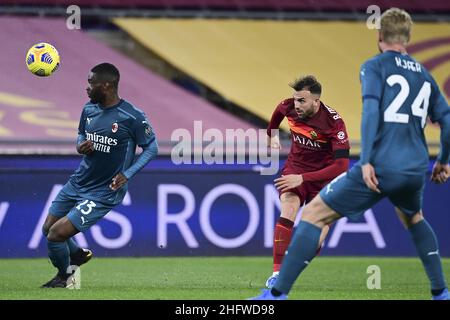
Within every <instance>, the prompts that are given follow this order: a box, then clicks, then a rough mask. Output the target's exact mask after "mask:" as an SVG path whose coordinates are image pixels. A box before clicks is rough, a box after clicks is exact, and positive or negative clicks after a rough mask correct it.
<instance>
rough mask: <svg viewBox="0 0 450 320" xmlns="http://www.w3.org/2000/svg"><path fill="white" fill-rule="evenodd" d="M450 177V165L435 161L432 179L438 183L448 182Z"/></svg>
mask: <svg viewBox="0 0 450 320" xmlns="http://www.w3.org/2000/svg"><path fill="white" fill-rule="evenodd" d="M449 177H450V166H449V165H448V163H447V164H442V163H440V162H438V161H436V162H435V163H434V166H433V170H432V172H431V181H433V182H434V183H437V184H441V183H445V182H447V179H448V178H449Z"/></svg>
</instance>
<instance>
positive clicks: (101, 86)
mask: <svg viewBox="0 0 450 320" xmlns="http://www.w3.org/2000/svg"><path fill="white" fill-rule="evenodd" d="M119 79H120V74H119V71H118V70H117V68H116V67H115V66H113V65H112V64H109V63H102V64H99V65H97V66H95V67H94V68H92V70H91V72H90V73H89V77H88V87H87V89H86V90H87V94H88V96H89V98H90V102H89V103H87V104H86V105H85V106H84V108H83V111H82V113H81V118H80V124H79V127H78V141H77V151H78V153H80V154H83V155H84V157H83V160H82V162H81V164H80V166H79V168H78V169H77V170H76V171H75V173H74V174H73V175H72V176H70V179H69V181H68V182H67V183H66V184H65V185H64V187H63V188H62V189H61V191H60V192H59V194H58V195H57V196H56V198H55V200H54V201H53V203H52V205H51V207H50V209H49V213H48V216H47V218H46V220H45V223H44V227H43V233H44V235H45V236H46V238H47V245H48V251H49V257H50V260H51V262H52V264H53V265H54V266H55V267H56V268H57V269H58V273H57V275H56V276H55V277H54V278H53V279H51V280H50V281H49V282H47V283H45V284H44V285H42V287H43V288H66V287H67V288H69V287H71V286H73V285H74V283H73V282H74V281H75V279H74V276H73V274H72V273H73V270H72V268H69V266H71V265H78V266H79V265H81V264H83V263H86V262H87V261H88V260H89V259H90V258H91V256H92V252H91V251H90V250H86V249H81V248H79V247H78V245H77V244H76V243H75V241H74V240H73V239H72V237H73V236H74V235H75V234H77V233H78V232H80V231H81V232H82V231H86V230H87V229H89V228H90V227H91V226H92V225H94V224H95V223H96V222H97V221H98V220H100V219H101V218H103V216H105V215H106V214H107V213H108V212H109V211H110V210H111V209H112V208H114V207H115V206H116V205H118V204H120V203H121V202H122V199H123V198H124V196H125V193H126V191H127V182H128V180H130V179H131V178H132V177H133V176H134V175H135V174H136V173H137V172H138V171H139V170H141V169H142V168H143V167H144V166H145V165H146V164H147V163H148V162H149V161H150V160H152V159H154V158H155V157H156V155H157V153H158V145H157V142H156V137H155V134H154V132H153V130H152V127H151V126H150V123H149V122H148V120H147V118H146V116H145V114H144V113H143V112H142V111H141V110H139V109H137V108H136V107H134V106H133V105H132V104H130V103H129V102H127V101H126V100H123V99H121V98H120V97H119V95H118V84H119ZM136 146H139V147H141V148H142V150H143V151H142V153H141V154H140V155H139V156H138V158H137V159H136V161H134V158H135V152H136Z"/></svg>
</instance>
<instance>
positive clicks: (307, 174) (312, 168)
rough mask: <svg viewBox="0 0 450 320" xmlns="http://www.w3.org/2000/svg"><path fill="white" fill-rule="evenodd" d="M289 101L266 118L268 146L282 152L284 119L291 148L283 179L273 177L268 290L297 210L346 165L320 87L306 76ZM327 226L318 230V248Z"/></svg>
mask: <svg viewBox="0 0 450 320" xmlns="http://www.w3.org/2000/svg"><path fill="white" fill-rule="evenodd" d="M290 86H291V87H292V88H293V89H294V90H295V92H294V95H293V98H290V99H286V100H284V101H282V102H281V103H280V104H279V105H278V106H277V108H276V109H275V111H274V113H273V115H272V119H271V120H270V123H269V127H268V128H267V134H268V136H269V137H270V138H269V139H270V142H269V143H270V145H271V147H272V148H280V142H279V137H278V135H274V136H272V133H271V130H272V129H278V127H279V125H280V123H281V121H283V119H284V118H285V117H286V118H287V119H288V123H289V127H290V130H291V137H292V145H291V150H290V152H289V156H288V159H287V161H286V163H285V165H284V168H283V170H282V176H281V178H278V179H275V185H276V187H277V189H278V191H279V192H280V200H281V216H280V218H279V219H278V221H277V223H276V225H275V231H274V240H273V241H274V242H273V274H272V276H270V277H269V279H267V281H266V286H267V287H268V288H271V287H272V286H273V284H274V283H275V281H276V279H277V277H278V273H279V271H280V266H281V262H282V260H283V257H284V254H285V252H286V250H287V248H288V246H289V243H290V241H291V235H292V229H293V227H294V221H295V218H296V216H297V212H298V210H299V208H300V207H301V206H302V205H303V204H304V203H308V202H309V201H311V200H312V199H313V198H314V197H315V196H316V195H317V193H319V191H320V189H322V187H323V186H324V185H326V184H327V183H328V182H330V181H331V180H333V179H334V178H336V177H337V176H338V175H340V174H341V173H343V172H345V171H347V169H348V165H349V149H350V146H349V141H348V136H347V132H346V129H345V124H344V121H343V120H342V118H341V117H340V115H339V114H338V113H337V112H336V111H335V110H334V109H332V108H330V107H328V106H327V105H325V104H324V103H323V102H322V101H320V94H321V93H322V86H321V85H320V83H319V82H318V81H317V79H316V78H315V77H314V76H306V77H303V78H300V79H298V80H296V81H295V82H294V83H292V84H291V85H290ZM328 230H329V227H328V226H326V227H324V228H323V230H322V234H321V237H320V245H319V248H318V251H319V249H320V246H321V244H322V243H323V240H324V239H325V237H326V235H327V233H328Z"/></svg>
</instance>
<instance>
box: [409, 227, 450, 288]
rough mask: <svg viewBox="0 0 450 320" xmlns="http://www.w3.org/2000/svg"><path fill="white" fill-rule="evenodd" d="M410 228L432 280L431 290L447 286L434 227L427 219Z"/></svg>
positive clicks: (429, 277)
mask: <svg viewBox="0 0 450 320" xmlns="http://www.w3.org/2000/svg"><path fill="white" fill-rule="evenodd" d="M408 230H409V232H410V233H411V237H412V240H413V242H414V245H415V246H416V250H417V253H418V254H419V257H420V260H422V264H423V266H424V268H425V271H426V273H427V276H428V279H429V280H430V283H431V290H438V289H444V288H446V287H447V284H446V283H445V279H444V273H443V272H442V264H441V257H440V255H439V251H438V250H439V247H438V242H437V239H436V236H435V234H434V231H433V229H432V228H431V226H430V225H429V224H428V222H427V221H426V220H422V221H420V222H419V223H416V224H415V225H413V226H412V227H411V228H409V229H408Z"/></svg>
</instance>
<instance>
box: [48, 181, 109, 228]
mask: <svg viewBox="0 0 450 320" xmlns="http://www.w3.org/2000/svg"><path fill="white" fill-rule="evenodd" d="M115 206H116V205H115V204H112V203H111V204H108V203H103V202H99V201H98V200H97V199H95V200H91V199H89V196H88V195H80V194H79V193H78V192H77V190H76V189H75V187H74V186H73V185H72V184H71V183H70V182H67V183H66V184H65V185H64V187H63V188H62V189H61V190H60V191H59V193H58V195H57V196H56V198H55V200H53V202H52V205H51V206H50V209H49V214H51V215H52V216H55V217H58V218H62V217H64V216H66V215H67V218H68V219H69V220H70V222H72V224H73V225H74V226H75V228H76V229H77V230H78V231H81V232H82V231H85V230H87V229H89V228H90V227H91V226H93V225H94V224H95V223H97V221H98V220H100V219H101V218H103V217H104V216H105V215H106V214H107V213H108V212H109V211H111V209H112V208H114V207H115Z"/></svg>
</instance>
